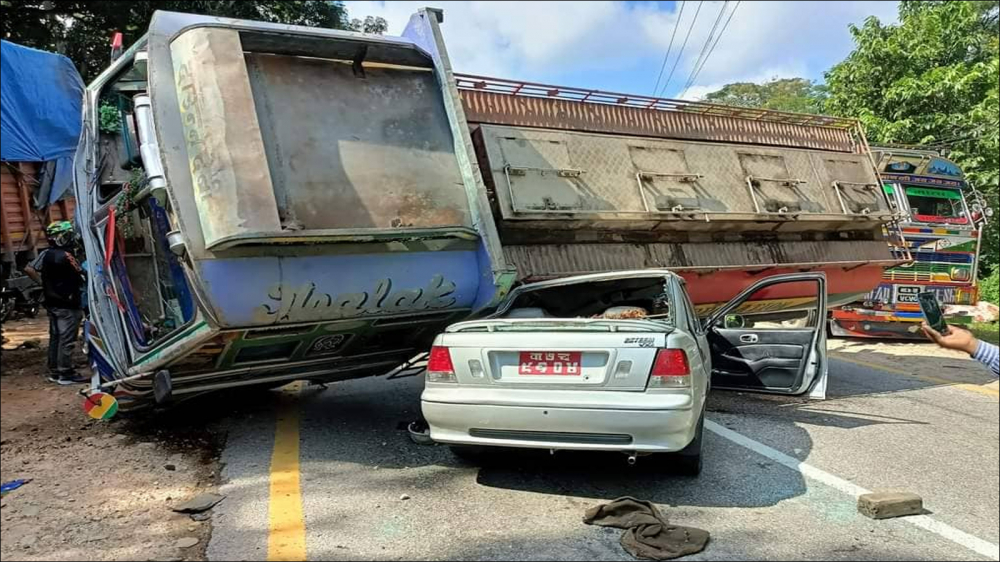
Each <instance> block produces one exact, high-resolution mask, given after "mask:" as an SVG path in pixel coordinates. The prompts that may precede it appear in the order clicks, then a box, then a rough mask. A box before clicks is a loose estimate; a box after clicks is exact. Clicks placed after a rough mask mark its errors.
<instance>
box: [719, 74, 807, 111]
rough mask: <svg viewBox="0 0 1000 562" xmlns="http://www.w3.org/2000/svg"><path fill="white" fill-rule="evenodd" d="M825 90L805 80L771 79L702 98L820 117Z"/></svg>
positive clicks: (728, 87)
mask: <svg viewBox="0 0 1000 562" xmlns="http://www.w3.org/2000/svg"><path fill="white" fill-rule="evenodd" d="M825 99H826V89H825V88H824V87H823V86H820V85H817V84H814V83H813V82H812V81H811V80H806V79H805V78H782V79H778V78H774V79H772V80H770V81H768V82H764V83H761V84H754V83H753V82H735V83H732V84H726V85H725V86H723V87H722V89H720V90H717V91H715V92H712V93H710V94H708V95H706V96H705V101H709V102H713V103H721V104H725V105H737V106H740V107H754V108H760V109H774V110H778V111H795V112H798V113H820V112H821V110H822V108H823V102H824V100H825Z"/></svg>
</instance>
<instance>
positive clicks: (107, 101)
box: [76, 9, 909, 405]
mask: <svg viewBox="0 0 1000 562" xmlns="http://www.w3.org/2000/svg"><path fill="white" fill-rule="evenodd" d="M442 21H443V13H442V12H441V11H440V10H434V9H422V10H420V11H418V12H417V13H416V14H414V15H413V17H412V18H411V20H410V22H409V25H408V26H407V27H406V30H405V31H404V32H403V34H402V36H401V37H381V36H371V35H363V34H358V33H352V32H345V31H336V30H329V29H317V28H306V27H294V26H285V25H276V24H266V23H258V22H248V21H239V20H232V19H224V18H214V17H206V16H196V15H189V14H176V13H167V12H158V13H156V14H155V15H154V17H153V20H152V23H151V25H150V29H149V31H148V33H147V35H146V36H145V37H143V38H142V39H141V40H139V41H137V42H136V43H135V44H134V45H133V46H132V47H131V48H130V49H129V50H128V51H126V52H125V53H123V54H122V56H121V57H120V58H119V59H118V60H117V61H116V62H115V63H114V64H113V65H112V66H111V67H110V68H109V69H107V70H106V71H105V72H104V73H102V74H101V76H100V77H99V78H97V79H96V80H95V81H94V83H93V84H91V85H90V87H89V90H88V94H87V104H86V105H87V107H86V111H85V119H86V125H85V134H84V135H83V138H82V139H81V143H80V150H79V151H78V155H77V161H76V170H77V181H76V193H77V200H78V205H79V208H80V215H81V217H82V219H83V221H84V225H85V228H84V242H85V244H86V250H87V256H88V258H89V259H88V264H89V267H90V271H89V273H90V276H89V278H90V294H91V295H93V296H92V303H91V311H92V317H91V320H90V322H89V324H88V326H87V338H88V342H89V344H90V345H89V348H90V351H91V358H92V363H93V365H94V370H95V377H94V384H93V389H94V390H98V389H101V390H104V391H108V392H113V393H114V395H115V396H116V397H117V398H118V399H119V400H121V401H122V403H123V405H127V403H128V402H129V401H131V402H133V403H135V404H150V403H154V402H166V401H169V400H172V399H176V398H182V397H185V396H191V395H194V394H198V393H202V392H206V391H211V390H220V389H225V388H232V387H236V386H243V385H277V384H282V383H284V382H287V381H289V380H294V379H305V380H311V381H321V382H325V381H332V380H343V379H348V378H354V377H364V376H371V375H379V374H383V373H387V372H393V373H395V374H400V373H402V372H405V371H406V369H407V367H409V366H410V365H413V364H414V358H415V357H420V354H421V353H423V352H424V351H425V350H426V349H427V348H428V346H429V345H430V343H431V341H432V339H433V337H434V335H435V334H437V333H438V332H440V331H442V330H443V329H444V328H445V327H446V326H447V325H449V324H450V323H453V322H455V321H457V320H460V319H464V318H468V317H471V316H475V315H479V314H484V313H487V312H488V311H490V310H492V309H493V308H495V307H496V306H497V304H498V303H500V302H501V301H502V299H503V297H504V295H505V294H506V293H507V292H508V290H509V289H510V288H511V287H512V286H513V285H514V284H516V283H523V282H526V281H533V280H539V279H551V278H559V277H565V276H569V275H575V274H581V273H589V272H603V271H617V270H633V269H644V268H670V269H673V270H675V271H678V272H679V273H680V274H681V275H682V276H684V277H685V279H686V280H687V283H688V286H689V292H690V294H691V297H692V299H694V301H695V305H696V306H697V307H698V310H699V312H700V313H702V314H707V313H708V312H709V311H711V310H713V309H714V308H715V307H717V306H719V305H720V304H721V303H725V302H726V301H728V300H729V299H731V298H732V297H733V296H735V295H737V294H739V293H740V292H741V291H742V290H743V289H745V288H747V287H748V286H750V285H751V284H753V283H754V282H755V281H757V280H759V279H760V278H762V277H766V276H769V275H773V274H777V273H785V272H797V271H821V272H824V273H825V274H826V276H827V279H828V285H829V287H830V293H831V295H830V299H829V300H830V302H831V303H832V304H833V305H841V304H845V303H849V302H853V301H855V300H857V299H858V298H859V297H860V296H862V295H865V294H868V293H869V292H870V291H871V290H872V288H873V287H875V286H876V285H877V283H878V282H879V280H880V278H881V275H882V271H883V269H884V268H885V267H889V266H892V265H895V264H898V263H902V262H905V261H908V259H909V258H908V256H902V255H900V256H897V255H893V253H892V252H890V251H889V246H888V245H887V244H886V241H885V234H884V233H885V232H889V233H890V235H891V236H899V233H898V230H897V229H896V228H895V226H894V222H893V221H894V220H895V219H896V218H897V217H896V216H895V211H894V210H893V209H892V208H891V207H890V204H889V200H888V198H887V197H886V194H885V192H884V191H883V190H882V188H881V180H880V179H879V178H878V173H877V172H876V170H875V167H874V165H873V163H872V160H871V155H870V152H869V149H868V147H867V144H866V143H865V140H864V136H863V134H862V133H861V129H860V127H859V126H858V124H857V123H856V122H855V121H853V120H848V119H840V118H832V117H823V116H815V115H798V114H788V113H779V112H770V111H761V110H751V109H745V108H729V107H723V106H717V105H712V104H705V103H693V102H680V101H674V100H666V99H658V98H649V97H643V96H632V95H626V94H613V93H608V92H601V91H595V90H580V89H575V88H564V87H557V86H548V85H540V84H529V83H524V82H512V81H508V80H501V79H492V78H484V77H477V76H465V75H456V74H454V73H453V71H452V68H451V63H450V61H449V57H448V53H447V50H446V48H445V44H444V41H443V39H442V36H441V30H440V27H439V26H440V25H441V22H442ZM99 114H105V116H107V115H111V116H113V115H117V116H118V118H119V119H120V120H121V123H122V126H121V127H112V128H110V130H111V131H112V132H108V131H105V130H102V129H101V128H100V127H99V126H98V116H99ZM568 297H569V298H571V297H572V295H568ZM621 298H622V299H625V298H626V297H625V296H624V294H623V296H622V297H621ZM809 302H813V303H815V302H818V301H817V300H816V295H815V294H810V293H809V292H808V291H804V290H802V287H798V286H796V285H795V284H784V285H779V286H775V287H774V288H772V289H768V290H766V291H763V292H762V293H761V295H760V297H759V298H757V299H755V300H754V301H753V303H752V304H751V305H749V306H750V308H752V309H753V310H750V309H749V308H748V309H747V310H743V311H742V312H744V313H747V314H750V313H758V314H762V313H773V314H780V313H782V311H787V310H791V309H794V308H795V307H797V306H799V307H801V306H805V305H807V304H808V303H809Z"/></svg>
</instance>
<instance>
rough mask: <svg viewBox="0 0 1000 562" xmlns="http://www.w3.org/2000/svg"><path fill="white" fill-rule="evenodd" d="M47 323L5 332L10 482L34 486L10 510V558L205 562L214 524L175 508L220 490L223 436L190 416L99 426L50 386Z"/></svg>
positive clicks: (4, 465) (67, 392) (3, 418)
mask: <svg viewBox="0 0 1000 562" xmlns="http://www.w3.org/2000/svg"><path fill="white" fill-rule="evenodd" d="M47 322H48V321H47V320H46V319H45V318H44V317H43V318H40V319H35V320H30V321H25V322H24V323H19V322H15V323H10V324H9V325H7V324H5V325H4V336H6V337H7V338H9V340H10V341H8V342H7V343H6V344H5V345H4V350H3V363H2V365H3V366H2V369H0V375H2V376H0V399H2V408H0V414H2V415H0V457H2V462H0V476H2V480H3V482H9V481H12V480H17V479H31V482H29V483H27V484H25V485H24V486H22V487H21V488H19V489H17V490H14V491H12V492H10V493H8V494H6V495H4V497H3V499H2V500H0V517H2V522H0V529H2V535H3V541H2V543H0V558H2V559H3V560H14V559H18V560H82V559H87V560H154V559H176V560H203V559H204V552H205V547H206V546H207V544H208V539H209V536H210V535H211V521H210V520H206V521H195V520H193V519H192V518H191V517H190V516H188V515H182V514H178V513H174V512H172V511H171V509H170V507H171V506H172V505H175V504H177V503H180V502H181V501H182V500H185V499H187V498H189V497H192V496H195V495H197V494H199V493H202V492H215V491H216V487H217V486H216V484H217V478H218V474H219V467H218V451H219V450H220V447H221V441H222V440H221V438H220V437H219V436H218V435H217V434H214V433H212V432H210V431H208V430H206V429H205V427H204V426H203V425H201V424H200V423H198V421H197V420H194V421H192V420H188V419H186V418H185V415H184V412H180V413H175V414H169V415H152V414H150V415H144V416H142V417H137V418H132V419H125V418H116V419H113V420H110V421H94V420H91V419H90V418H88V417H87V416H86V415H85V414H84V411H83V407H82V404H83V398H82V397H81V396H80V395H79V394H78V391H79V389H80V387H78V386H70V387H63V386H57V385H54V384H52V383H50V382H47V381H46V380H44V378H43V376H44V374H45V364H46V346H47V341H46V339H47V337H46V334H45V331H46V330H47V325H48V324H47ZM39 332H40V333H39ZM33 339H41V342H40V346H39V347H37V348H29V349H12V348H15V347H17V346H19V345H21V344H23V343H24V342H25V341H28V340H33ZM81 360H82V358H81ZM194 539H197V542H196V543H195V544H194V545H193V546H186V547H184V546H183V545H189V544H190V543H192V542H194Z"/></svg>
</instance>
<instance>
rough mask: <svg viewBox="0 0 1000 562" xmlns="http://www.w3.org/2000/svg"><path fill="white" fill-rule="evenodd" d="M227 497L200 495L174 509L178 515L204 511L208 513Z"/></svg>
mask: <svg viewBox="0 0 1000 562" xmlns="http://www.w3.org/2000/svg"><path fill="white" fill-rule="evenodd" d="M225 497H226V496H220V495H219V494H198V495H197V496H195V497H193V498H191V499H189V500H188V501H186V502H184V503H182V504H180V505H178V506H176V507H174V508H173V510H174V511H176V512H177V513H201V512H203V511H208V510H209V509H212V508H213V507H215V504H217V503H219V502H221V501H222V500H223V499H225Z"/></svg>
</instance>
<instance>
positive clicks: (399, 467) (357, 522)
mask: <svg viewBox="0 0 1000 562" xmlns="http://www.w3.org/2000/svg"><path fill="white" fill-rule="evenodd" d="M849 359H850V358H846V359H845V360H836V359H835V360H833V362H832V368H831V379H830V387H829V396H830V398H829V399H828V400H826V401H822V402H817V401H812V402H810V401H807V400H804V399H797V398H779V397H771V396H763V395H754V394H739V393H729V392H716V393H714V394H713V395H712V396H711V399H710V405H709V410H710V414H709V420H710V423H709V424H708V425H707V428H708V429H709V431H708V432H707V433H706V443H705V453H704V454H705V463H706V465H705V470H704V472H703V473H702V475H701V476H700V477H699V478H685V477H679V476H671V475H667V474H663V473H661V472H659V471H658V470H657V469H656V468H655V466H654V465H653V464H652V463H646V464H645V465H644V464H643V462H642V459H640V462H639V464H638V465H637V466H636V467H634V468H630V467H628V466H627V465H626V463H625V460H624V456H622V455H617V454H571V453H559V454H557V455H555V456H551V455H549V454H548V453H538V452H529V453H524V454H511V455H505V456H504V457H503V458H500V459H496V460H494V461H493V462H490V463H488V464H486V465H485V466H472V465H468V464H465V463H463V462H461V461H458V460H456V459H455V458H453V457H452V456H451V453H450V451H449V450H448V449H447V448H445V447H437V446H419V445H415V444H413V443H412V442H411V441H410V440H409V438H408V437H407V433H406V431H405V424H406V422H408V421H410V420H412V419H414V418H415V416H416V414H417V409H418V408H419V403H418V398H419V394H420V390H421V387H422V382H421V380H419V379H404V380H398V381H387V380H385V379H384V378H379V379H367V380H360V381H352V382H347V383H341V384H337V385H331V386H330V387H329V388H327V389H326V390H322V389H319V388H318V387H307V388H305V389H302V390H301V392H298V393H297V394H292V393H289V392H287V391H285V392H274V393H271V394H269V395H268V396H267V397H266V398H265V399H263V400H262V402H261V403H258V404H256V405H255V406H254V407H253V408H248V409H247V410H246V411H245V412H242V413H238V414H234V415H231V416H230V418H229V419H228V420H227V421H226V422H225V423H226V424H227V425H228V430H229V437H228V442H227V445H226V449H225V452H224V454H223V458H222V460H223V462H224V463H225V470H224V473H223V477H224V479H225V484H224V485H223V493H225V494H226V495H227V498H226V500H225V501H224V502H223V503H222V504H220V505H219V506H218V507H217V508H216V510H215V511H216V512H215V514H214V516H213V522H214V534H213V537H212V540H211V543H210V545H209V549H208V554H209V557H210V558H211V559H217V560H239V559H243V560H264V559H267V558H268V553H269V548H270V549H271V550H270V552H271V557H272V559H276V558H281V557H282V556H286V557H295V556H296V555H298V556H301V555H303V554H307V555H308V558H309V559H313V560H327V559H329V560H336V559H381V560H396V559H408V560H413V559H482V560H524V559H532V560H585V559H600V560H605V559H606V560H629V559H631V558H630V557H629V556H628V555H627V554H626V553H625V552H624V551H623V550H622V549H621V547H620V546H619V544H618V537H619V534H620V531H618V530H615V529H602V528H596V527H589V526H586V525H584V524H582V523H581V517H582V516H583V513H584V511H585V509H586V508H587V507H589V506H592V505H595V504H598V503H602V502H604V501H608V500H612V499H614V498H617V497H620V496H626V495H628V496H634V497H637V498H640V499H646V500H651V501H653V502H655V503H656V504H658V505H659V506H660V507H661V509H662V511H663V513H665V514H666V515H667V516H668V517H669V518H670V519H671V520H672V521H674V522H677V523H678V524H682V525H689V526H695V527H700V528H703V529H706V530H708V531H709V532H710V533H711V535H712V539H711V542H710V544H709V546H708V548H707V549H706V550H705V551H704V552H702V553H700V554H698V555H695V556H691V557H689V558H690V559H694V560H708V559H715V560H718V559H731V560H744V559H765V558H767V559H813V560H838V559H844V560H924V559H927V560H952V559H960V560H970V559H971V560H981V559H985V560H990V559H992V560H997V559H998V555H997V543H998V542H1000V536H998V528H1000V500H998V490H1000V482H998V471H1000V469H998V467H1000V460H998V447H1000V446H998V443H1000V432H998V412H1000V408H998V398H997V383H996V382H990V381H992V380H993V379H992V377H991V376H990V375H988V374H987V373H986V371H985V370H983V369H980V368H979V366H978V365H976V364H974V363H971V362H964V361H962V362H957V361H956V360H954V359H952V360H942V359H934V358H911V360H918V361H921V363H922V366H923V367H924V368H926V367H927V361H940V362H941V364H940V365H939V366H938V367H939V368H937V369H936V372H938V374H937V375H936V376H935V378H934V379H933V381H932V380H931V379H928V378H927V377H923V378H916V377H911V376H906V375H904V374H902V373H903V372H906V369H905V365H904V364H905V361H904V360H903V359H900V360H899V365H904V368H896V369H894V370H893V372H890V371H883V370H876V369H873V368H872V367H870V366H865V365H859V364H857V363H856V362H849ZM949 380H955V381H956V384H949V383H948V382H947V381H949ZM959 383H960V384H959ZM276 420H280V421H278V422H277V423H276ZM295 422H297V427H296V423H295ZM276 428H277V429H276ZM276 435H277V438H276ZM296 436H298V438H297V439H296ZM276 445H277V446H278V451H277V454H276V450H275V446H276ZM295 446H298V447H299V449H298V455H295V454H294V453H295V451H294V447H295ZM289 447H291V449H289ZM296 459H297V460H298V463H297V464H296V463H295V460H296ZM877 489H901V490H908V491H912V492H916V493H918V494H920V495H921V496H922V497H923V498H924V505H925V508H926V509H927V511H928V512H929V513H928V515H926V516H921V517H917V518H904V519H895V520H886V521H873V520H870V519H867V518H865V517H862V516H860V515H858V514H857V513H856V503H855V494H856V493H858V492H859V491H864V490H877ZM297 491H298V493H296V492H297ZM404 496H408V498H409V499H402V498H403V497H404ZM300 498H301V501H299V499H300ZM296 537H298V538H296Z"/></svg>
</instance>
